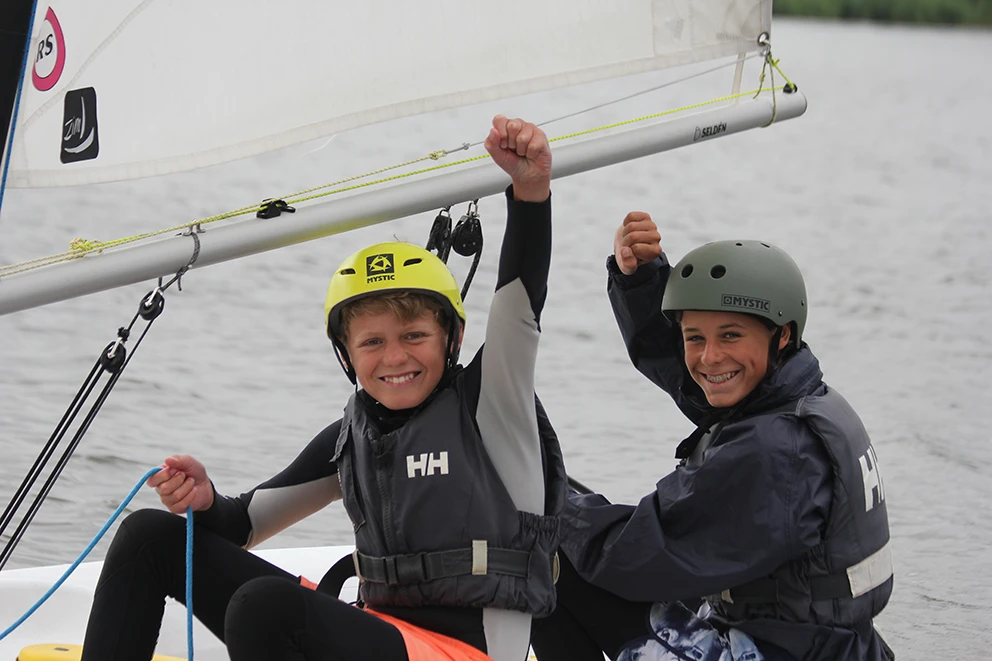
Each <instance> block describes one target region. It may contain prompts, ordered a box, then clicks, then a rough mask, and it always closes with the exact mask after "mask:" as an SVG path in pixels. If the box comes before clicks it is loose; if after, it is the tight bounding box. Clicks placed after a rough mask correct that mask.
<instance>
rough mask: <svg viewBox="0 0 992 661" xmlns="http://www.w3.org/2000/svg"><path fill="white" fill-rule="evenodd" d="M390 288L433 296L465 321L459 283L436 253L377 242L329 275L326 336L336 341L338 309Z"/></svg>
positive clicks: (409, 245) (325, 314) (339, 324)
mask: <svg viewBox="0 0 992 661" xmlns="http://www.w3.org/2000/svg"><path fill="white" fill-rule="evenodd" d="M390 291H413V292H420V293H423V294H427V295H428V296H433V297H434V298H436V299H437V300H438V301H440V302H441V304H442V305H444V306H445V307H446V308H448V311H449V313H452V312H453V313H454V314H455V315H456V316H457V317H458V318H459V319H461V322H462V324H464V323H465V308H464V306H463V305H462V296H461V293H460V292H459V289H458V283H457V282H455V277H454V276H453V275H451V271H449V270H448V267H447V266H445V264H444V262H442V261H441V260H440V259H438V257H437V255H435V254H434V253H431V252H428V251H427V250H424V249H423V248H421V247H419V246H415V245H413V244H411V243H402V242H398V241H394V242H390V243H377V244H375V245H372V246H369V247H367V248H363V249H362V250H359V251H358V252H356V253H355V254H353V255H351V256H350V257H348V258H347V259H345V260H344V262H342V263H341V266H339V267H338V268H337V270H335V271H334V275H333V276H331V284H330V286H329V287H328V288H327V299H326V300H325V301H324V323H325V325H326V329H327V336H328V337H329V338H331V339H332V340H337V339H338V338H339V337H340V332H341V310H342V309H343V308H344V306H345V305H346V304H348V303H350V302H352V301H354V300H357V299H359V298H363V297H365V296H372V295H374V294H381V293H384V292H390Z"/></svg>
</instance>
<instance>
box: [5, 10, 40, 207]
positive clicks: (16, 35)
mask: <svg viewBox="0 0 992 661" xmlns="http://www.w3.org/2000/svg"><path fill="white" fill-rule="evenodd" d="M34 4H35V0H5V3H4V5H5V6H4V10H3V11H2V12H0V136H2V138H3V139H2V141H0V208H3V191H4V188H5V187H6V183H7V162H8V160H9V159H8V157H9V154H8V151H9V150H10V147H11V146H12V145H13V142H14V136H13V133H14V108H16V107H17V99H18V97H19V96H20V91H21V85H22V83H23V80H24V72H25V71H26V70H27V62H28V52H27V47H28V41H29V40H30V37H31V23H32V18H33V16H34Z"/></svg>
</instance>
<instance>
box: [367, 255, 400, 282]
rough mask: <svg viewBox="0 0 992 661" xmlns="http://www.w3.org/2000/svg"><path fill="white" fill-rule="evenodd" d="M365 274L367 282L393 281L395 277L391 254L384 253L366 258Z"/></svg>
mask: <svg viewBox="0 0 992 661" xmlns="http://www.w3.org/2000/svg"><path fill="white" fill-rule="evenodd" d="M365 274H366V275H367V276H368V278H367V280H366V281H367V282H383V281H385V280H395V279H396V276H395V275H393V254H392V253H384V254H381V255H371V256H370V257H367V258H366V259H365Z"/></svg>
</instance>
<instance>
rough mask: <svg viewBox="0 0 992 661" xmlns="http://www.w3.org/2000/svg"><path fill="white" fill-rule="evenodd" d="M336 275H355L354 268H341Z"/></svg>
mask: <svg viewBox="0 0 992 661" xmlns="http://www.w3.org/2000/svg"><path fill="white" fill-rule="evenodd" d="M338 275H355V269H341V270H340V271H338Z"/></svg>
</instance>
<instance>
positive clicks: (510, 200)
mask: <svg viewBox="0 0 992 661" xmlns="http://www.w3.org/2000/svg"><path fill="white" fill-rule="evenodd" d="M506 203H507V204H527V205H533V206H546V207H550V206H551V191H548V197H547V199H546V200H544V201H543V202H528V201H526V200H515V199H513V184H510V185H509V186H507V187H506Z"/></svg>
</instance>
